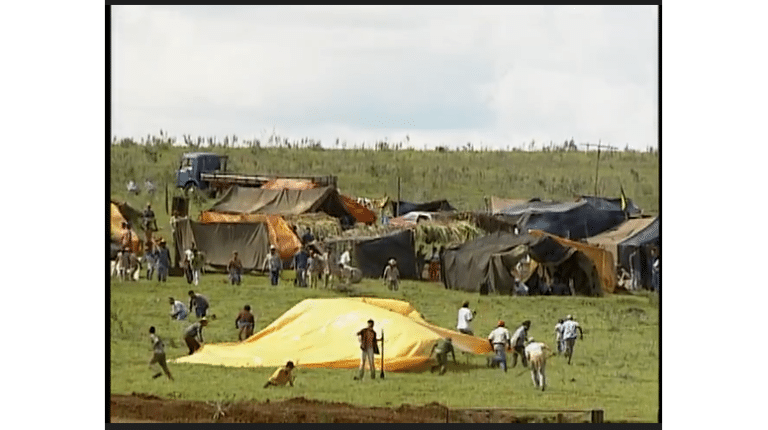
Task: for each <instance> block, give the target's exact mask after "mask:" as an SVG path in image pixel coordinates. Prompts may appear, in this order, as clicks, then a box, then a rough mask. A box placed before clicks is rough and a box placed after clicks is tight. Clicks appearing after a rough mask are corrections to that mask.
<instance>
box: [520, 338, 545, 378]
mask: <svg viewBox="0 0 768 430" xmlns="http://www.w3.org/2000/svg"><path fill="white" fill-rule="evenodd" d="M547 351H550V349H549V347H548V346H547V345H545V344H544V343H542V342H536V341H534V340H533V338H530V341H529V342H528V345H526V347H525V357H526V359H527V360H528V362H529V363H531V379H533V386H534V387H536V388H539V387H541V391H544V388H546V386H547V377H546V374H545V372H544V368H545V367H546V365H547Z"/></svg>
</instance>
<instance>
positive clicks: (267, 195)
mask: <svg viewBox="0 0 768 430" xmlns="http://www.w3.org/2000/svg"><path fill="white" fill-rule="evenodd" d="M209 210H210V211H213V212H223V213H235V214H243V213H245V214H254V213H263V214H269V215H299V214H303V213H307V212H325V213H327V214H329V215H331V216H334V217H337V218H342V217H348V218H351V219H354V217H352V215H351V214H350V213H349V212H348V211H347V209H346V208H345V207H344V204H343V203H342V201H341V198H340V197H339V193H338V192H337V191H336V189H335V188H333V187H330V186H328V187H317V188H310V189H306V190H291V189H278V190H267V189H262V188H253V187H239V186H233V187H231V188H230V189H229V190H228V191H227V192H226V193H225V194H224V196H222V198H221V199H220V200H219V201H218V202H216V203H215V204H214V205H213V207H212V208H210V209H209Z"/></svg>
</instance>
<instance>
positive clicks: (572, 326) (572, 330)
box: [563, 315, 584, 364]
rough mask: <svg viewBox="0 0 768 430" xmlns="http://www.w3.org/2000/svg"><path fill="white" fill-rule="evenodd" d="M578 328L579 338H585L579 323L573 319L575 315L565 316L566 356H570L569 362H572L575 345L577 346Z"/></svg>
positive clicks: (564, 338)
mask: <svg viewBox="0 0 768 430" xmlns="http://www.w3.org/2000/svg"><path fill="white" fill-rule="evenodd" d="M576 330H578V331H579V335H580V336H579V338H580V339H582V340H583V339H584V333H583V332H582V331H581V326H580V325H579V323H577V322H576V321H574V320H573V315H568V316H567V317H565V322H563V344H564V345H565V356H566V357H568V364H571V357H573V347H574V346H576Z"/></svg>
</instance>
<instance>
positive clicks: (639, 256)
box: [616, 217, 661, 289]
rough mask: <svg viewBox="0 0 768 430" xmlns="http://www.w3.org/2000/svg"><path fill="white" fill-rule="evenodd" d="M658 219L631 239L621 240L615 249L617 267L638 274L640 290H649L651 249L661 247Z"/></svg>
mask: <svg viewBox="0 0 768 430" xmlns="http://www.w3.org/2000/svg"><path fill="white" fill-rule="evenodd" d="M660 234H661V233H660V224H659V217H656V218H654V220H653V222H652V223H650V224H648V225H647V226H646V227H645V228H643V229H642V230H640V231H638V232H637V233H635V234H634V235H632V236H631V237H629V238H627V239H625V240H623V241H622V242H621V243H619V244H618V245H617V246H616V248H617V251H618V261H619V266H620V267H623V268H625V269H626V270H627V271H628V272H630V273H632V271H631V269H635V270H634V273H635V274H636V275H635V276H637V274H639V276H638V281H639V285H640V286H641V287H642V288H646V289H651V288H652V285H651V282H652V280H651V264H652V261H651V251H650V250H651V247H654V246H655V247H658V248H660V247H661V242H660Z"/></svg>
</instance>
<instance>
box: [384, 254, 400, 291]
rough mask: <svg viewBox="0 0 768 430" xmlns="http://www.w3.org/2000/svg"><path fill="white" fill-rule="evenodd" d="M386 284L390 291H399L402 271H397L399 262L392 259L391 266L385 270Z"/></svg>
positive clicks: (390, 260) (388, 265)
mask: <svg viewBox="0 0 768 430" xmlns="http://www.w3.org/2000/svg"><path fill="white" fill-rule="evenodd" d="M384 282H385V283H386V285H387V288H388V289H389V290H392V291H397V290H398V289H399V283H400V271H399V270H397V261H396V260H395V259H394V258H390V259H389V264H387V267H385V268H384Z"/></svg>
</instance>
